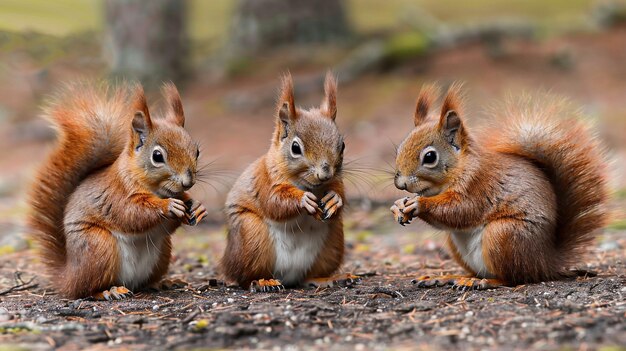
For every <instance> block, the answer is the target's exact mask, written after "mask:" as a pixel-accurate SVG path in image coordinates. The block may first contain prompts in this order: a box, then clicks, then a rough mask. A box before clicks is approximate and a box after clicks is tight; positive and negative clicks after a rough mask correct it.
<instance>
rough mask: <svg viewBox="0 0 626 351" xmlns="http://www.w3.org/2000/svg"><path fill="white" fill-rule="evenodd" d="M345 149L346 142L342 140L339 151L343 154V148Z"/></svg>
mask: <svg viewBox="0 0 626 351" xmlns="http://www.w3.org/2000/svg"><path fill="white" fill-rule="evenodd" d="M345 149H346V143H344V142H342V143H341V153H342V154H343V150H345Z"/></svg>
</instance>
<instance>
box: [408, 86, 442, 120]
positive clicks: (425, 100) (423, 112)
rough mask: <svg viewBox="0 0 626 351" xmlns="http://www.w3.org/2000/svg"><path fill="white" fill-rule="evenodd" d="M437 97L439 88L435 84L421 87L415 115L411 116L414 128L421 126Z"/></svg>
mask: <svg viewBox="0 0 626 351" xmlns="http://www.w3.org/2000/svg"><path fill="white" fill-rule="evenodd" d="M438 95H439V87H438V86H437V85H436V84H428V85H425V86H423V87H422V90H420V93H419V96H418V97H417V104H416V106H415V114H414V115H413V122H414V124H415V126H416V127H417V126H418V125H420V124H422V123H423V122H424V121H425V120H426V118H427V117H428V112H429V111H430V108H431V107H432V105H433V104H434V102H435V100H437V96H438Z"/></svg>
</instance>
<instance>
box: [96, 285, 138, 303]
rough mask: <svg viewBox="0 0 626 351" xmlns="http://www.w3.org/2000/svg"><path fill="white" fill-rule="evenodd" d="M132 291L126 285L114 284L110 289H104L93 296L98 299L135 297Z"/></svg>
mask: <svg viewBox="0 0 626 351" xmlns="http://www.w3.org/2000/svg"><path fill="white" fill-rule="evenodd" d="M134 295H135V294H133V292H132V291H130V290H128V289H127V288H126V287H124V286H112V287H111V288H110V289H109V290H104V291H101V292H99V293H95V294H93V295H92V296H91V297H92V298H93V299H94V300H97V301H113V300H124V299H127V298H131V297H133V296H134Z"/></svg>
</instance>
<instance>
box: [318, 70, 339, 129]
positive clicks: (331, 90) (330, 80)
mask: <svg viewBox="0 0 626 351" xmlns="http://www.w3.org/2000/svg"><path fill="white" fill-rule="evenodd" d="M324 95H325V96H324V101H322V108H321V110H322V113H323V114H324V115H326V116H327V117H329V118H330V119H332V120H333V121H334V120H335V117H337V78H336V77H335V76H334V75H333V73H332V72H331V71H330V70H329V71H328V72H326V79H325V80H324Z"/></svg>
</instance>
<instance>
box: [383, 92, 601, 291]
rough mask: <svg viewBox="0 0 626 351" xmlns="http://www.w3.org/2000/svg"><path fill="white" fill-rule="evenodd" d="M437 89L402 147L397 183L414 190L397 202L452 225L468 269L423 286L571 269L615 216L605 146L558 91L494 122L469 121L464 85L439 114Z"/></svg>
mask: <svg viewBox="0 0 626 351" xmlns="http://www.w3.org/2000/svg"><path fill="white" fill-rule="evenodd" d="M437 98H438V89H437V88H435V87H434V86H427V87H425V88H424V89H423V90H422V92H421V93H420V95H419V98H418V100H417V107H416V110H415V115H414V124H415V128H414V129H413V130H412V131H411V132H410V134H409V135H408V137H407V138H406V139H405V140H404V141H403V142H402V144H401V145H400V146H399V148H398V155H397V159H396V166H397V172H396V175H395V180H394V182H395V185H396V187H397V188H398V189H401V190H406V191H409V192H411V193H413V194H415V195H414V196H413V197H411V198H403V199H399V200H398V201H396V202H395V204H394V205H393V206H392V207H391V211H392V212H393V214H394V217H395V219H396V221H398V222H399V223H400V224H403V225H404V224H407V223H409V222H410V221H411V219H413V218H415V217H418V218H420V219H421V220H423V221H425V222H426V223H428V224H430V225H432V226H434V227H436V228H439V229H443V230H445V231H447V232H448V236H447V245H448V248H449V250H450V252H451V254H452V257H453V258H454V259H455V260H456V262H458V263H459V265H461V266H462V267H463V268H464V269H465V270H466V271H467V272H468V273H469V275H468V276H457V275H448V276H440V277H436V276H422V277H420V278H418V279H417V280H416V283H417V284H418V286H422V287H427V286H435V285H436V286H442V285H447V284H449V285H453V286H455V287H457V288H461V289H485V288H492V287H497V286H501V285H509V286H512V285H519V284H525V283H536V282H541V281H548V280H556V279H559V278H563V277H566V276H572V275H573V271H567V270H566V269H567V268H568V267H570V266H571V265H573V264H575V263H578V262H579V261H580V259H581V258H582V255H583V254H584V252H585V250H586V249H587V248H588V247H590V246H591V245H592V242H593V240H594V237H595V234H596V233H597V232H598V231H599V230H600V229H601V228H602V227H603V226H604V225H605V223H606V221H607V201H608V197H609V195H608V186H607V176H606V172H607V171H606V164H607V162H606V161H605V156H604V154H603V149H602V148H601V147H600V145H599V142H598V141H597V139H596V138H595V137H594V136H593V135H592V134H591V132H590V131H589V129H588V128H587V126H586V125H585V124H583V123H582V122H581V121H580V120H578V119H577V117H578V115H577V112H576V111H574V110H572V109H571V108H570V107H569V106H568V104H567V103H566V102H565V101H564V100H562V99H558V98H555V97H534V98H531V97H526V98H520V99H519V101H510V102H508V103H506V104H505V105H504V106H502V107H500V109H498V110H497V115H498V117H500V118H498V119H495V120H494V122H493V123H491V124H490V126H489V127H488V128H484V129H483V130H481V131H480V132H479V131H474V130H470V128H468V127H467V125H466V122H465V118H466V116H465V115H464V113H463V101H462V96H461V88H460V85H459V84H454V85H452V86H451V88H450V89H449V90H448V92H447V93H446V95H445V98H444V100H443V104H442V107H441V111H440V113H438V114H429V112H430V109H431V106H432V105H433V103H434V102H435V100H436V99H437Z"/></svg>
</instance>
